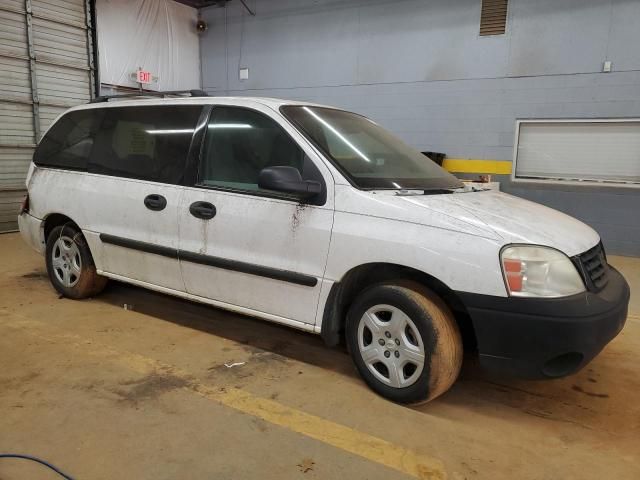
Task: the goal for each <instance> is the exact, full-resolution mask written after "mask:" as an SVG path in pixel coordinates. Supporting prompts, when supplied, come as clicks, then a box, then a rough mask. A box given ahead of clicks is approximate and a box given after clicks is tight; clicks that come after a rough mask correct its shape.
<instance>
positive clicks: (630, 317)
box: [627, 314, 640, 322]
mask: <svg viewBox="0 0 640 480" xmlns="http://www.w3.org/2000/svg"><path fill="white" fill-rule="evenodd" d="M627 320H633V321H634V322H640V315H632V314H628V315H627Z"/></svg>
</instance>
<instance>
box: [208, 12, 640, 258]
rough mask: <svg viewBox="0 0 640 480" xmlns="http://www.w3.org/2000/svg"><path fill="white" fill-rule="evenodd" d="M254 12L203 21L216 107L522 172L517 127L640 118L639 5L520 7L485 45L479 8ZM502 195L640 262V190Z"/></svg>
mask: <svg viewBox="0 0 640 480" xmlns="http://www.w3.org/2000/svg"><path fill="white" fill-rule="evenodd" d="M250 4H251V6H252V7H253V8H254V9H255V11H256V12H257V15H256V16H255V17H251V16H249V15H248V14H247V13H246V11H244V10H243V8H242V5H241V4H240V2H231V3H229V4H228V7H227V8H226V10H225V9H224V8H209V9H205V10H203V11H202V16H203V18H204V19H205V20H206V21H207V22H209V30H208V31H207V32H206V33H205V34H203V35H202V37H201V55H202V72H203V86H204V88H205V89H206V90H208V91H209V92H211V93H213V94H230V95H256V96H273V97H280V98H288V99H295V100H308V101H314V102H319V103H326V104H330V105H336V106H339V107H343V108H348V109H351V110H355V111H358V112H360V113H363V114H365V115H368V116H370V117H371V118H373V119H374V120H376V121H378V122H379V123H381V124H382V125H384V126H385V127H387V128H389V129H390V130H392V131H393V132H395V133H396V134H398V135H399V136H400V137H402V138H403V139H404V140H405V141H407V142H408V143H410V144H411V145H413V146H414V147H417V148H418V149H420V150H430V151H441V152H445V153H446V154H447V155H448V156H449V157H452V158H474V159H497V160H512V157H513V142H514V127H515V121H516V119H518V118H567V117H572V118H596V117H640V48H638V45H640V28H638V25H639V23H640V1H637V0H608V1H603V0H510V1H509V15H508V23H507V31H506V34H505V35H500V36H494V37H480V36H479V35H478V33H479V17H480V0H457V1H453V2H452V1H449V0H432V1H429V2H424V1H418V0H399V1H391V0H371V1H367V2H365V1H362V0H345V1H337V0H322V1H315V0H297V1H293V0H254V1H253V2H250ZM225 18H226V22H225ZM605 60H610V61H611V62H612V64H613V71H612V72H611V73H601V69H602V63H603V62H604V61H605ZM241 66H242V67H248V68H249V73H250V78H249V80H246V81H240V80H239V78H238V68H239V67H241ZM603 161H606V159H603ZM503 190H505V191H509V192H511V193H514V194H516V195H520V196H523V197H526V198H530V199H533V200H536V201H539V202H540V203H543V204H546V205H549V206H552V207H554V208H557V209H559V210H563V211H565V212H567V213H570V214H572V215H574V216H576V217H578V218H580V219H582V220H584V221H586V222H587V223H589V224H591V225H592V226H594V227H595V228H596V229H597V230H598V231H599V232H600V233H601V235H602V237H603V239H605V242H606V243H607V247H608V250H609V252H616V253H622V254H627V255H640V229H639V228H638V225H640V218H639V217H640V215H639V214H637V212H638V211H640V189H629V188H613V189H611V188H607V189H600V188H592V187H583V186H578V185H577V186H571V187H562V188H560V189H558V188H557V187H551V186H548V185H533V186H532V185H524V184H519V183H518V184H511V183H510V182H508V181H505V182H504V185H503ZM596 204H597V207H595V206H594V205H596Z"/></svg>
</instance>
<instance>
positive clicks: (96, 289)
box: [45, 225, 107, 300]
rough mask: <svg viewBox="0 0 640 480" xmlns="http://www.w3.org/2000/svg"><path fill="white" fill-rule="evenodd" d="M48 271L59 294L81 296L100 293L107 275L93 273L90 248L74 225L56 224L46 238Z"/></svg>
mask: <svg viewBox="0 0 640 480" xmlns="http://www.w3.org/2000/svg"><path fill="white" fill-rule="evenodd" d="M45 259H46V263H47V273H48V274H49V280H50V281H51V284H52V285H53V287H54V288H55V289H56V290H57V291H58V293H60V294H61V295H63V296H65V297H68V298H74V299H77V300H79V299H82V298H87V297H92V296H94V295H97V294H98V293H100V292H101V291H102V290H103V289H104V287H105V285H106V284H107V278H106V277H103V276H100V275H98V274H97V272H96V265H95V263H94V262H93V257H92V256H91V251H90V250H89V246H88V245H87V241H86V240H85V238H84V235H82V232H81V231H80V230H79V229H78V228H77V227H75V226H71V225H62V226H58V227H55V228H54V229H53V230H51V233H49V237H48V238H47V248H46V250H45Z"/></svg>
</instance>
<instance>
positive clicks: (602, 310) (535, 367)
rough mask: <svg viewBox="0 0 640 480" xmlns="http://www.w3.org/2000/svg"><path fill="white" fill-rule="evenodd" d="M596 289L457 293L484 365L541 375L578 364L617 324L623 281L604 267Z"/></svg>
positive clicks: (625, 293) (624, 302) (624, 295)
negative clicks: (604, 280) (544, 294)
mask: <svg viewBox="0 0 640 480" xmlns="http://www.w3.org/2000/svg"><path fill="white" fill-rule="evenodd" d="M608 280H609V281H608V284H607V286H606V287H605V288H604V289H603V290H601V291H600V292H598V293H593V292H584V293H580V294H578V295H572V296H570V297H564V298H551V299H540V298H522V297H520V298H518V297H493V296H488V295H477V294H472V293H461V292H460V293H459V297H460V299H461V300H462V302H463V303H464V304H465V306H466V308H467V312H468V313H469V315H470V317H471V321H472V323H473V327H474V330H475V334H476V340H477V347H478V353H479V355H480V364H481V365H482V366H483V367H484V368H486V369H487V370H491V371H495V372H498V373H503V374H509V375H513V376H517V377H521V378H529V379H541V378H555V377H562V376H565V375H569V374H571V373H574V372H576V371H578V370H580V369H581V368H582V367H584V366H585V365H586V364H587V363H589V362H590V361H591V360H592V359H593V358H594V357H595V356H596V355H597V354H598V353H600V351H601V350H602V349H603V348H604V347H605V345H606V344H607V343H609V342H610V341H611V340H612V339H613V338H614V337H615V336H616V335H617V334H618V333H619V332H620V330H622V327H623V326H624V323H625V321H626V318H627V307H628V304H629V286H628V284H627V282H626V280H625V279H624V277H623V276H622V275H621V274H620V273H619V272H618V271H617V270H616V269H614V268H613V267H609V272H608Z"/></svg>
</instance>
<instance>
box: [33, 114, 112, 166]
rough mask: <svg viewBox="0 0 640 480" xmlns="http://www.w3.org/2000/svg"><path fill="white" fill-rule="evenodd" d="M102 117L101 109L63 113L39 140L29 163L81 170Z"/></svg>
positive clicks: (85, 164) (85, 163)
mask: <svg viewBox="0 0 640 480" xmlns="http://www.w3.org/2000/svg"><path fill="white" fill-rule="evenodd" d="M102 116H103V110H102V109H88V110H75V111H72V112H69V113H67V114H66V115H64V116H63V117H62V118H60V119H59V120H58V121H57V122H56V123H55V124H54V125H53V126H52V127H51V128H50V129H49V131H48V132H47V134H46V135H45V136H44V138H43V139H42V140H41V141H40V145H38V148H37V150H36V153H35V154H34V157H33V161H34V162H35V163H36V165H44V166H51V167H60V168H72V169H77V170H85V169H86V168H87V159H88V158H89V155H90V154H91V150H92V148H93V143H94V137H95V135H96V132H97V131H98V129H99V128H100V122H101V121H102Z"/></svg>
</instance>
